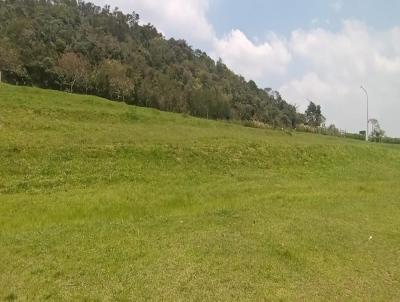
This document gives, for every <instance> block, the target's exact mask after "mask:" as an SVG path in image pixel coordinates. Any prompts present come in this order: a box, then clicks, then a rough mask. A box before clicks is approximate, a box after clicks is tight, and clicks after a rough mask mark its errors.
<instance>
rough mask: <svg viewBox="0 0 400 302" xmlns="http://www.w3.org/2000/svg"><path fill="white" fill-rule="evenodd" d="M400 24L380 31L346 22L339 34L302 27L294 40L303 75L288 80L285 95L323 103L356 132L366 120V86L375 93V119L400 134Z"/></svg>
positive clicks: (334, 118) (336, 119)
mask: <svg viewBox="0 0 400 302" xmlns="http://www.w3.org/2000/svg"><path fill="white" fill-rule="evenodd" d="M399 39H400V30H398V29H397V28H394V29H391V30H388V31H385V32H377V31H375V30H373V29H370V28H368V27H367V26H366V25H365V24H363V23H361V22H359V21H346V22H343V26H342V28H341V30H340V31H339V32H331V31H327V30H324V29H314V30H310V31H304V30H296V31H294V32H293V33H292V35H291V39H290V48H289V49H290V51H291V52H292V54H293V57H294V65H295V64H300V62H301V64H303V65H305V66H306V68H305V69H304V72H303V74H302V75H300V76H299V77H297V78H294V79H292V80H289V81H287V82H286V83H284V84H283V85H282V87H281V89H280V90H281V93H282V95H283V96H284V97H286V98H287V99H288V100H289V101H292V102H293V101H294V102H298V103H300V104H302V105H303V108H304V106H305V104H306V102H307V101H306V98H310V99H312V100H314V101H316V102H318V103H321V104H322V105H323V107H324V108H325V112H326V114H327V116H328V118H329V120H330V121H332V122H335V123H336V124H337V125H338V126H340V127H342V128H345V129H347V130H351V131H357V130H360V129H362V128H363V127H364V124H365V119H366V117H365V111H366V105H365V96H364V95H363V94H362V92H361V90H360V88H359V87H360V85H361V84H363V85H365V86H366V88H367V89H368V91H369V94H370V107H371V110H370V112H371V117H375V118H377V119H378V120H380V121H381V124H382V125H383V127H386V128H387V130H388V134H391V135H400V129H399V128H398V127H397V122H396V120H397V117H398V115H399V113H400V102H399V101H398V100H400V90H399V89H398V87H400V49H399V47H398V44H397V43H398V41H400V40H399Z"/></svg>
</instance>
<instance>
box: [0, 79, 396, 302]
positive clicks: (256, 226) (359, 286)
mask: <svg viewBox="0 0 400 302" xmlns="http://www.w3.org/2000/svg"><path fill="white" fill-rule="evenodd" d="M0 155H1V159H2V160H1V161H0V242H1V244H0V259H2V260H1V261H0V284H1V286H0V299H1V300H2V299H4V300H6V301H14V300H15V301H44V300H49V301H132V300H134V301H159V300H165V301H232V300H238V301H262V300H266V301H278V300H279V301H299V300H305V301H332V300H340V301H348V300H354V301H367V300H369V301H396V300H397V298H398V297H399V296H400V284H399V282H400V264H399V259H400V251H399V246H400V234H399V230H400V197H399V196H400V186H399V185H398V183H399V179H400V149H399V148H398V147H397V146H388V145H384V144H381V145H378V144H367V143H365V142H361V141H352V140H346V139H340V138H336V137H325V136H319V135H311V134H299V133H292V135H289V134H287V133H285V132H281V131H271V130H262V129H252V128H246V127H242V126H239V125H235V124H233V123H227V122H216V121H207V120H205V119H197V118H193V117H189V116H187V115H184V114H173V113H166V112H160V111H157V110H155V109H146V108H140V107H136V106H128V105H126V104H124V103H117V102H110V101H107V100H104V99H101V98H98V97H92V96H86V95H73V94H67V93H61V92H56V91H50V90H41V89H37V88H27V87H16V86H10V85H5V84H0Z"/></svg>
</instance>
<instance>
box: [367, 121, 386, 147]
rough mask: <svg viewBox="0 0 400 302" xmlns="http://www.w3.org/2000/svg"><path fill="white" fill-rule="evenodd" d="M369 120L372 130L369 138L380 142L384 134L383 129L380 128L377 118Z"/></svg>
mask: <svg viewBox="0 0 400 302" xmlns="http://www.w3.org/2000/svg"><path fill="white" fill-rule="evenodd" d="M369 122H370V123H371V125H372V132H371V134H370V138H371V140H372V141H375V142H381V141H382V138H383V137H384V136H385V131H384V130H383V129H382V128H381V126H380V125H379V122H378V120H377V119H370V120H369Z"/></svg>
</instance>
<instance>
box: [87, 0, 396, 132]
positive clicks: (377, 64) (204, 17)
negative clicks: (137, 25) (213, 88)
mask: <svg viewBox="0 0 400 302" xmlns="http://www.w3.org/2000/svg"><path fill="white" fill-rule="evenodd" d="M95 3H96V4H98V5H104V4H110V5H111V6H112V7H119V8H120V9H121V10H123V11H124V12H126V13H128V12H132V11H135V12H137V13H139V15H140V17H141V20H142V21H141V22H143V23H147V22H150V23H152V24H153V25H155V26H156V27H157V29H159V30H160V31H161V32H162V33H163V34H164V35H165V36H166V37H167V38H169V37H174V38H182V39H185V40H186V41H188V43H189V44H190V45H192V46H193V48H199V49H202V50H204V51H206V52H207V53H208V54H209V55H210V56H212V57H213V58H214V59H218V58H221V59H222V60H223V62H224V63H225V64H226V65H227V66H228V67H229V68H231V69H232V70H233V71H235V72H236V73H238V74H241V75H243V76H244V77H245V78H246V79H248V80H250V79H252V80H254V81H255V82H256V83H257V84H258V85H259V86H260V87H262V88H264V87H270V88H273V89H275V90H278V91H279V92H280V93H281V95H282V96H283V97H284V98H285V99H286V100H287V101H288V102H289V103H291V104H294V105H297V106H298V107H299V110H300V111H304V110H305V109H306V107H307V104H308V102H309V101H310V100H311V101H313V102H315V103H317V104H320V105H321V106H322V109H323V112H324V114H325V116H326V117H327V124H331V123H334V124H335V125H336V126H337V127H338V128H340V129H343V130H346V131H349V132H358V131H360V130H363V129H365V127H366V119H367V117H366V96H365V94H364V92H363V91H362V90H361V89H360V86H361V85H362V86H364V87H365V88H366V90H367V91H368V94H369V101H370V118H376V119H378V121H379V122H380V124H381V126H382V128H383V129H384V130H386V133H387V135H389V136H397V137H400V126H398V123H397V120H398V119H399V118H400V1H398V0H385V1H378V0H346V1H345V0H279V1H278V0H274V1H273V0H247V1H243V0H242V1H238V0H162V1H161V0H95Z"/></svg>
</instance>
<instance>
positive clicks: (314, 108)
mask: <svg viewBox="0 0 400 302" xmlns="http://www.w3.org/2000/svg"><path fill="white" fill-rule="evenodd" d="M305 120H306V124H307V125H309V126H312V127H320V126H321V125H322V124H323V123H325V120H326V119H325V117H324V116H323V115H322V110H321V106H320V105H316V104H314V103H313V102H310V104H309V105H308V108H307V110H306V112H305Z"/></svg>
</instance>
